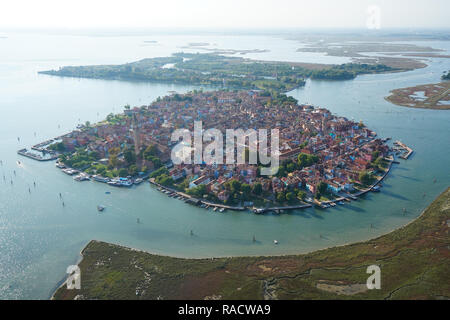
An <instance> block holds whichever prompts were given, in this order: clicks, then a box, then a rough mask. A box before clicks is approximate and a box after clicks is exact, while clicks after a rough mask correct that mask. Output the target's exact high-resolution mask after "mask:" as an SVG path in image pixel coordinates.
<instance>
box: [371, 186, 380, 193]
mask: <svg viewBox="0 0 450 320" xmlns="http://www.w3.org/2000/svg"><path fill="white" fill-rule="evenodd" d="M372 192H380V187H379V186H375V187H373V188H372Z"/></svg>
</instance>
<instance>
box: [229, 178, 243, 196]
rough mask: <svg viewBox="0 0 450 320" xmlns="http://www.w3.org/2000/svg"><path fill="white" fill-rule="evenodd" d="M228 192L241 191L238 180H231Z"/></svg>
mask: <svg viewBox="0 0 450 320" xmlns="http://www.w3.org/2000/svg"><path fill="white" fill-rule="evenodd" d="M230 190H231V192H232V193H237V192H239V191H241V183H240V182H239V181H238V180H232V181H231V182H230Z"/></svg>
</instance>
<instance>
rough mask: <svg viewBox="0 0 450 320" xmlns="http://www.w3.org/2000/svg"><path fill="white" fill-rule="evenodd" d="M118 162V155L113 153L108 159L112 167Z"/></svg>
mask: <svg viewBox="0 0 450 320" xmlns="http://www.w3.org/2000/svg"><path fill="white" fill-rule="evenodd" d="M117 162H118V160H117V155H115V154H112V155H111V156H110V157H109V160H108V163H109V165H110V166H111V168H115V167H117Z"/></svg>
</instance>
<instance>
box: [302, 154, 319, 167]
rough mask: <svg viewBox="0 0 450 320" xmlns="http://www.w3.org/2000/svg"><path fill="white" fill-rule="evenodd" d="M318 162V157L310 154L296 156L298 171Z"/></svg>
mask: <svg viewBox="0 0 450 320" xmlns="http://www.w3.org/2000/svg"><path fill="white" fill-rule="evenodd" d="M317 161H319V157H318V156H316V155H312V154H307V153H303V152H302V153H300V154H299V155H298V156H297V165H298V167H299V169H303V168H305V167H309V166H311V165H313V164H314V163H316V162H317Z"/></svg>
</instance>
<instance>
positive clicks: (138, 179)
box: [134, 178, 144, 185]
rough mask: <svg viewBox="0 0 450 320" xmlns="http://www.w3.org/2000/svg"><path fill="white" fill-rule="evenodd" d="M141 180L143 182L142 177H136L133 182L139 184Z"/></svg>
mask: <svg viewBox="0 0 450 320" xmlns="http://www.w3.org/2000/svg"><path fill="white" fill-rule="evenodd" d="M142 182H144V179H142V178H137V179H136V180H134V184H136V185H137V184H141V183H142Z"/></svg>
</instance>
